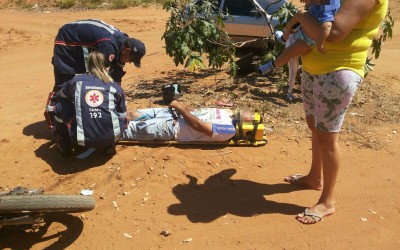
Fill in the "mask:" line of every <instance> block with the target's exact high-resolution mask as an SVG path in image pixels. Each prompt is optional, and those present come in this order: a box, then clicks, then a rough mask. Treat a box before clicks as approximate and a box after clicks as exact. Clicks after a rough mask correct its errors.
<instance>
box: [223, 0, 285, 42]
mask: <svg viewBox="0 0 400 250" xmlns="http://www.w3.org/2000/svg"><path fill="white" fill-rule="evenodd" d="M218 2H219V3H220V6H219V11H220V12H222V13H223V14H224V24H225V31H226V32H227V33H228V34H229V36H230V37H231V38H232V40H234V41H236V42H244V41H254V40H262V38H269V37H270V36H271V34H272V33H273V31H271V27H274V26H275V25H276V24H278V20H277V19H275V18H271V15H270V14H271V13H273V12H275V11H277V10H278V9H279V8H280V7H282V6H283V5H284V4H285V3H287V1H286V0H219V1H218ZM268 6H269V7H268ZM267 7H268V8H267ZM266 8H267V9H266ZM262 12H263V13H262ZM228 13H229V14H228ZM268 22H270V24H271V25H269V23H268ZM257 44H258V45H260V43H257ZM253 45H255V44H253ZM263 45H265V44H263Z"/></svg>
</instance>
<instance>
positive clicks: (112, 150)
mask: <svg viewBox="0 0 400 250" xmlns="http://www.w3.org/2000/svg"><path fill="white" fill-rule="evenodd" d="M104 153H105V154H106V155H109V156H113V155H116V154H117V150H116V149H115V145H108V146H106V147H105V148H104Z"/></svg>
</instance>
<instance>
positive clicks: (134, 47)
mask: <svg viewBox="0 0 400 250" xmlns="http://www.w3.org/2000/svg"><path fill="white" fill-rule="evenodd" d="M128 44H129V47H130V48H131V61H132V62H133V63H134V64H135V66H136V67H137V68H140V59H142V57H143V56H144V55H145V54H146V48H145V46H144V43H143V42H142V41H140V40H137V39H135V38H129V40H128Z"/></svg>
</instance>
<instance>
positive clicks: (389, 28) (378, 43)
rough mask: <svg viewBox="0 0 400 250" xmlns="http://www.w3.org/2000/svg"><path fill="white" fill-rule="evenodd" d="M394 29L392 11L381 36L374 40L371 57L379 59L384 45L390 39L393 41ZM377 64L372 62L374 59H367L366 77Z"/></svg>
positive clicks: (383, 25) (384, 23)
mask: <svg viewBox="0 0 400 250" xmlns="http://www.w3.org/2000/svg"><path fill="white" fill-rule="evenodd" d="M393 27H394V19H393V17H392V15H391V14H390V9H389V10H388V12H387V13H386V16H385V19H384V20H383V22H382V24H381V26H380V29H381V31H382V32H381V34H380V35H379V36H377V37H375V38H374V39H373V40H372V44H371V48H372V51H371V55H372V56H373V57H374V58H375V59H378V58H379V56H380V54H381V50H382V45H383V44H384V43H385V41H386V40H387V39H388V38H390V39H392V36H393ZM374 66H375V64H374V63H373V61H372V57H370V58H367V61H366V62H365V65H364V71H365V76H367V75H368V73H369V71H372V70H373V69H374Z"/></svg>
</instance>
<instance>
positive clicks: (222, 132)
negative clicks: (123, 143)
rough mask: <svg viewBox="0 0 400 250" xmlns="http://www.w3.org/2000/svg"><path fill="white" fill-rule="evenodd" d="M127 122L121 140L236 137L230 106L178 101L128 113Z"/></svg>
mask: <svg viewBox="0 0 400 250" xmlns="http://www.w3.org/2000/svg"><path fill="white" fill-rule="evenodd" d="M128 119H129V120H130V121H129V124H128V128H127V129H126V130H125V133H124V134H123V137H122V138H121V139H122V140H134V141H153V140H162V141H172V140H175V141H181V142H187V141H227V140H229V139H231V138H232V137H234V136H235V133H236V130H235V127H234V125H233V112H232V111H231V110H229V109H219V108H202V109H192V108H189V107H187V106H185V105H184V104H183V103H181V102H178V101H172V102H171V103H170V105H169V108H150V109H139V110H136V111H133V112H128Z"/></svg>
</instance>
